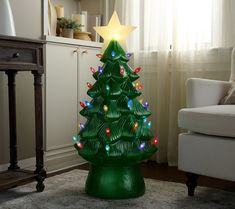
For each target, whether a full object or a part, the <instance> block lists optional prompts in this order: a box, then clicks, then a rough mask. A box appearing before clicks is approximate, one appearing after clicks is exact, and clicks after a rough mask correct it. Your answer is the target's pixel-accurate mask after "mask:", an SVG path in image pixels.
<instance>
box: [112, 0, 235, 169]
mask: <svg viewBox="0 0 235 209" xmlns="http://www.w3.org/2000/svg"><path fill="white" fill-rule="evenodd" d="M115 9H116V11H117V12H118V14H119V17H120V19H121V23H122V24H128V25H135V26H137V30H136V31H135V32H133V33H132V35H131V36H130V37H129V38H128V40H127V49H128V50H129V51H130V52H133V53H134V56H133V60H132V64H133V65H134V66H135V67H137V66H142V67H143V70H142V71H141V73H140V79H141V81H142V83H143V84H144V90H143V94H142V99H144V100H147V101H148V102H149V103H150V109H151V111H152V116H151V120H152V124H153V126H152V130H153V133H154V134H155V135H158V137H159V152H158V153H157V154H156V156H154V157H153V159H155V160H156V161H157V162H160V163H162V162H168V164H169V165H177V160H178V159H177V156H178V134H179V132H180V131H181V130H180V129H178V126H177V116H178V110H179V109H180V108H182V107H184V106H185V104H186V98H185V95H186V94H185V82H186V80H187V79H188V78H190V77H200V78H208V79H218V80H228V79H229V76H230V66H231V50H232V47H233V46H234V44H235V31H234V29H235V18H234V14H235V12H234V11H235V2H233V1H232V0H226V1H223V0H126V1H125V0H116V2H115Z"/></svg>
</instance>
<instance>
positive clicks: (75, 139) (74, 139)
mask: <svg viewBox="0 0 235 209" xmlns="http://www.w3.org/2000/svg"><path fill="white" fill-rule="evenodd" d="M72 140H73V141H74V142H75V143H77V142H78V136H77V135H75V136H73V137H72Z"/></svg>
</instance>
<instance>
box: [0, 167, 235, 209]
mask: <svg viewBox="0 0 235 209" xmlns="http://www.w3.org/2000/svg"><path fill="white" fill-rule="evenodd" d="M86 176H87V171H84V170H78V169H75V170H72V171H70V172H67V173H63V174H60V175H57V176H54V177H50V178H47V179H46V181H45V184H46V188H45V190H44V192H42V193H37V192H35V183H30V184H27V185H24V186H20V187H17V188H14V189H10V190H6V191H3V192H0V208H1V209H62V208H63V209H65V208H66V209H235V193H232V192H225V191H222V190H217V189H210V188H206V187H197V190H196V194H195V196H194V197H188V196H187V194H186V187H185V185H184V184H180V183H172V182H166V181H158V180H153V179H145V184H146V193H145V195H144V196H142V197H139V198H135V199H126V200H102V199H98V198H93V197H89V196H87V195H86V194H85V192H84V186H85V179H86Z"/></svg>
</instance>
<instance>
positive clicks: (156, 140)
mask: <svg viewBox="0 0 235 209" xmlns="http://www.w3.org/2000/svg"><path fill="white" fill-rule="evenodd" d="M153 144H155V145H156V144H158V137H157V136H156V137H155V138H154V140H153Z"/></svg>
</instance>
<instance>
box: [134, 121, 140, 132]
mask: <svg viewBox="0 0 235 209" xmlns="http://www.w3.org/2000/svg"><path fill="white" fill-rule="evenodd" d="M138 126H139V124H138V122H135V124H134V130H136V129H137V128H138Z"/></svg>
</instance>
